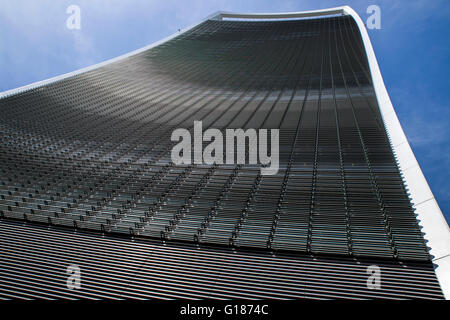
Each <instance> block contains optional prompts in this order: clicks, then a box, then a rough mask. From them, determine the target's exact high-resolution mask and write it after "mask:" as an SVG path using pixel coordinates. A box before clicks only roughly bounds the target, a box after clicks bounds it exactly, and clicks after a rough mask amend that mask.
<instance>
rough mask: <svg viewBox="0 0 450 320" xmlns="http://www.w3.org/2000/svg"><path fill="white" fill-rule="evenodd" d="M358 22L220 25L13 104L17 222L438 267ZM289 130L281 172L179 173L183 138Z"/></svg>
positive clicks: (7, 178)
mask: <svg viewBox="0 0 450 320" xmlns="http://www.w3.org/2000/svg"><path fill="white" fill-rule="evenodd" d="M368 70H369V69H368V65H367V61H366V57H365V53H364V50H363V46H362V42H361V39H360V36H359V33H358V29H357V27H356V25H355V23H354V21H353V20H352V18H350V17H335V18H321V19H309V20H299V21H275V22H274V21H272V22H243V21H212V20H210V21H206V22H204V23H202V24H200V25H199V26H198V27H196V28H194V29H192V30H190V31H189V32H186V33H184V34H182V35H180V36H178V37H176V38H175V39H173V40H171V41H168V42H166V43H164V44H162V45H160V46H157V47H155V48H153V49H150V50H148V51H145V52H143V53H140V54H137V55H135V56H132V57H129V58H127V59H124V60H122V61H119V62H115V63H112V64H109V65H106V66H103V67H101V68H99V69H96V70H92V71H89V72H86V73H83V74H79V75H76V76H73V77H70V78H68V79H65V80H62V81H59V82H56V83H52V84H48V85H46V86H44V87H41V88H37V89H33V90H31V91H28V92H25V93H20V94H17V95H14V96H10V97H7V98H4V99H2V100H0V109H1V114H0V120H1V121H0V130H1V134H2V140H1V142H0V148H1V154H0V169H1V172H2V175H1V183H0V196H1V198H0V210H1V214H2V215H3V216H4V217H11V218H19V219H25V220H29V221H41V222H48V223H51V224H58V225H70V226H74V227H76V228H87V229H95V230H99V231H100V230H103V231H105V232H115V233H126V234H129V233H132V234H139V235H141V236H149V237H163V238H167V239H183V240H188V241H199V242H205V243H217V244H230V245H235V246H247V247H258V248H266V247H268V248H272V249H283V250H293V251H300V252H306V253H320V252H323V253H333V254H342V255H354V256H382V257H394V258H400V259H413V260H428V259H429V258H428V254H427V251H426V247H425V245H424V241H423V238H422V235H421V233H420V230H419V227H418V225H417V221H416V218H415V215H414V212H413V210H412V208H411V203H410V201H409V199H408V195H407V192H406V190H405V188H404V185H403V182H402V178H401V175H400V173H399V171H398V168H397V165H396V162H395V158H394V156H393V154H392V150H391V147H390V145H389V141H388V138H387V136H386V132H385V128H384V125H383V123H382V121H381V117H380V112H379V109H378V106H377V102H376V99H375V95H374V91H373V87H372V84H371V79H370V74H369V71H368ZM194 120H202V121H203V127H204V129H206V128H209V127H214V128H219V129H226V128H256V129H258V128H269V129H273V128H279V129H280V144H281V145H280V153H281V154H280V157H281V159H280V162H281V168H280V170H279V172H278V174H276V175H274V176H261V175H259V168H258V166H249V165H243V166H241V165H238V166H230V165H229V166H224V165H221V166H212V167H208V166H197V165H193V166H185V167H182V166H174V165H173V164H172V163H171V160H170V151H171V148H172V146H173V145H174V143H173V142H171V141H170V135H171V133H172V131H173V130H174V129H175V128H179V127H185V128H189V129H190V130H192V127H193V121H194Z"/></svg>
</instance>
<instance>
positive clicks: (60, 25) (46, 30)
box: [0, 0, 450, 221]
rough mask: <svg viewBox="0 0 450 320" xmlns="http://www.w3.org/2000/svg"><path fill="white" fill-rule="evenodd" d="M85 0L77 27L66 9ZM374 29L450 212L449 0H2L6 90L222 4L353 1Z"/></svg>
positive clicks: (152, 37) (149, 38)
mask: <svg viewBox="0 0 450 320" xmlns="http://www.w3.org/2000/svg"><path fill="white" fill-rule="evenodd" d="M71 4H75V5H78V6H79V7H80V8H81V29H80V30H68V29H67V28H66V20H67V18H68V16H69V15H68V14H67V13H66V9H67V7H68V6H69V5H71ZM371 4H376V5H378V6H379V7H380V8H381V29H380V30H369V35H370V37H371V40H372V44H373V47H374V49H375V53H376V55H377V58H378V62H379V65H380V68H381V72H382V75H383V78H384V81H385V84H386V87H387V89H388V92H389V94H390V97H391V100H392V102H393V104H394V108H395V109H396V111H397V115H398V117H399V119H400V122H401V124H402V126H403V129H404V130H405V133H406V136H407V137H408V140H409V142H410V144H411V146H412V148H413V151H414V153H415V155H416V157H417V160H418V161H419V163H420V165H421V167H422V170H423V172H424V174H425V176H426V178H427V180H428V182H429V184H430V187H431V189H432V190H433V193H434V195H435V197H436V198H437V200H438V203H439V205H440V207H441V209H442V211H443V213H444V215H445V216H446V219H447V221H450V197H449V196H450V170H449V168H450V143H449V142H450V138H449V137H450V121H449V120H450V108H449V107H450V106H449V104H450V103H449V101H450V88H449V83H450V81H449V80H448V79H447V74H448V72H449V71H450V70H449V67H450V37H449V36H448V30H450V18H449V17H450V1H448V0H411V1H406V0H404V1H403V0H402V1H400V0H379V1H366V0H346V1H327V0H325V1H321V0H297V1H283V0H277V1H248V0H247V1H242V0H239V1H226V0H218V1H216V0H209V1H208V0H194V1H187V0H182V1H175V0H164V1H161V0H158V1H148V0H147V1H144V0H141V1H139V0H127V1H114V0H86V1H80V0H69V1H65V0H59V1H55V0H39V1H37V0H28V1H26V0H2V1H1V2H0V91H5V90H8V89H12V88H15V87H19V86H22V85H26V84H29V83H32V82H35V81H39V80H43V79H47V78H50V77H53V76H56V75H60V74H63V73H67V72H70V71H73V70H76V69H79V68H82V67H86V66H89V65H91V64H94V63H98V62H101V61H104V60H107V59H110V58H113V57H116V56H118V55H121V54H124V53H127V52H129V51H132V50H135V49H138V48H140V47H143V46H145V45H147V44H149V43H152V42H155V41H157V40H160V39H162V38H164V37H166V36H168V35H170V34H172V33H174V32H176V31H177V30H178V29H179V28H184V27H187V26H189V25H191V24H193V23H196V22H198V21H199V20H201V19H203V18H204V17H206V16H208V15H209V14H211V13H213V12H215V11H218V10H226V11H239V12H285V11H302V10H313V9H322V8H328V7H334V6H340V5H350V6H351V7H353V9H355V10H356V11H357V12H358V13H359V15H360V16H361V18H362V19H363V20H364V21H365V20H366V19H367V17H368V14H367V13H366V9H367V7H368V6H369V5H371Z"/></svg>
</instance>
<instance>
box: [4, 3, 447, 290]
mask: <svg viewBox="0 0 450 320" xmlns="http://www.w3.org/2000/svg"><path fill="white" fill-rule="evenodd" d="M333 14H348V15H350V16H352V17H353V19H354V20H355V22H356V24H357V25H358V28H359V31H360V33H361V37H362V40H363V43H364V47H365V49H366V54H367V59H368V62H369V67H370V73H371V76H372V82H373V84H374V89H375V94H376V97H377V101H378V105H379V106H380V111H381V115H382V118H383V121H384V124H385V126H386V130H387V133H388V136H389V139H390V141H391V145H392V147H393V150H394V153H395V155H396V157H397V162H398V165H399V168H400V170H401V173H402V174H403V178H404V182H405V185H406V186H407V188H408V189H409V192H410V194H411V199H412V203H413V206H414V208H415V209H416V214H417V216H418V220H419V224H420V226H422V228H423V229H422V232H423V233H424V237H425V239H426V240H427V246H428V247H429V248H430V254H431V255H432V261H433V263H434V264H435V272H436V276H437V278H438V280H439V283H440V285H441V288H442V291H443V292H444V295H445V297H446V299H450V230H449V227H448V224H447V221H446V220H445V218H444V216H443V214H442V212H441V209H440V208H439V206H438V204H437V202H436V199H435V198H434V196H433V193H432V192H431V189H430V187H429V186H428V183H427V181H426V179H425V177H424V175H423V173H422V170H421V169H420V166H419V164H418V162H417V160H416V157H415V156H414V153H413V152H412V150H411V147H410V145H409V143H408V140H407V139H406V136H405V133H404V132H403V129H402V127H401V124H400V122H399V120H398V118H397V114H396V113H395V110H394V107H393V106H392V102H391V100H390V98H389V95H388V92H387V90H386V87H385V85H384V81H383V78H382V76H381V72H380V69H379V66H378V62H377V59H376V57H375V53H374V51H373V47H372V43H371V41H370V38H369V35H368V33H367V30H366V27H365V25H364V23H363V21H362V20H361V18H360V17H359V15H358V14H357V13H356V12H355V11H354V10H353V9H352V8H350V7H349V6H343V7H336V8H330V9H323V10H313V11H303V12H291V13H256V14H243V13H232V12H216V13H214V14H212V15H210V16H208V17H207V18H205V19H204V20H202V21H200V22H199V23H196V24H194V25H192V26H190V27H187V28H185V29H183V30H181V31H180V32H177V33H175V34H173V35H171V36H169V37H167V38H165V39H163V40H160V41H157V42H155V43H153V44H150V45H148V46H145V47H143V48H141V49H138V50H135V51H132V52H130V53H127V54H125V55H122V56H119V57H117V58H114V59H110V60H107V61H104V62H101V63H99V64H96V65H93V66H90V67H87V68H83V69H80V70H77V71H74V72H70V73H67V74H64V75H61V76H57V77H54V78H50V79H47V80H44V81H39V82H35V83H32V84H30V85H27V86H23V87H20V88H17V89H12V90H8V91H5V92H2V93H0V99H1V98H3V97H6V96H10V95H13V94H17V93H19V92H23V91H26V90H30V89H34V88H37V87H40V86H43V85H46V84H49V83H52V82H56V81H59V80H62V79H65V78H67V77H71V76H74V75H77V74H80V73H83V72H86V71H90V70H93V69H96V68H99V67H101V66H104V65H107V64H109V63H112V62H116V61H119V60H122V59H125V58H127V57H130V56H132V55H135V54H138V53H140V52H143V51H145V50H148V49H150V48H153V47H155V46H157V45H159V44H162V43H164V42H166V41H168V40H170V39H172V38H174V37H176V36H178V35H179V34H181V33H183V32H186V31H188V30H190V29H192V28H194V27H195V26H197V25H199V24H200V23H202V22H204V21H206V20H208V19H215V20H222V18H224V17H225V18H242V19H270V18H272V19H283V18H306V17H318V16H326V15H333Z"/></svg>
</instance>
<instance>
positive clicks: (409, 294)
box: [0, 220, 443, 299]
mask: <svg viewBox="0 0 450 320" xmlns="http://www.w3.org/2000/svg"><path fill="white" fill-rule="evenodd" d="M0 245H1V247H2V250H1V251H0V263H1V266H2V267H1V268H0V299H8V298H25V299H28V298H30V299H31V298H45V299H53V298H63V299H76V298H91V299H98V298H112V299H123V298H136V299H140V298H161V299H173V298H190V299H198V298H216V299H224V298H277V299H285V298H312V299H330V298H350V299H367V298H391V299H405V298H425V299H442V298H443V296H442V293H441V291H440V288H439V285H438V284H437V281H436V277H435V275H434V271H433V268H432V266H431V263H428V262H424V263H411V262H410V263H404V264H401V263H394V262H389V261H385V262H383V261H380V260H365V259H347V258H339V259H336V258H324V257H316V258H312V257H309V256H295V255H280V254H277V255H271V254H269V253H264V252H260V253H255V252H253V253H252V252H245V251H241V250H238V251H233V250H232V249H214V248H206V247H203V246H200V247H196V246H194V245H177V244H174V243H173V242H167V243H165V244H163V243H161V242H159V241H153V242H152V241H145V242H141V241H131V240H127V239H118V238H111V237H108V236H106V237H102V236H100V235H97V234H83V233H80V232H78V233H74V232H73V231H67V230H66V231H63V230H55V229H47V228H45V227H39V226H32V225H21V224H19V223H14V222H8V221H6V220H2V221H0ZM71 264H76V265H78V266H79V267H80V268H81V289H79V290H76V289H75V290H68V289H67V287H66V279H67V273H66V269H67V267H68V266H69V265H71ZM374 264H375V265H378V266H379V267H380V269H381V289H379V290H377V289H368V288H367V286H366V281H367V278H368V276H369V274H368V273H367V272H366V271H367V267H368V266H369V265H374Z"/></svg>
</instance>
